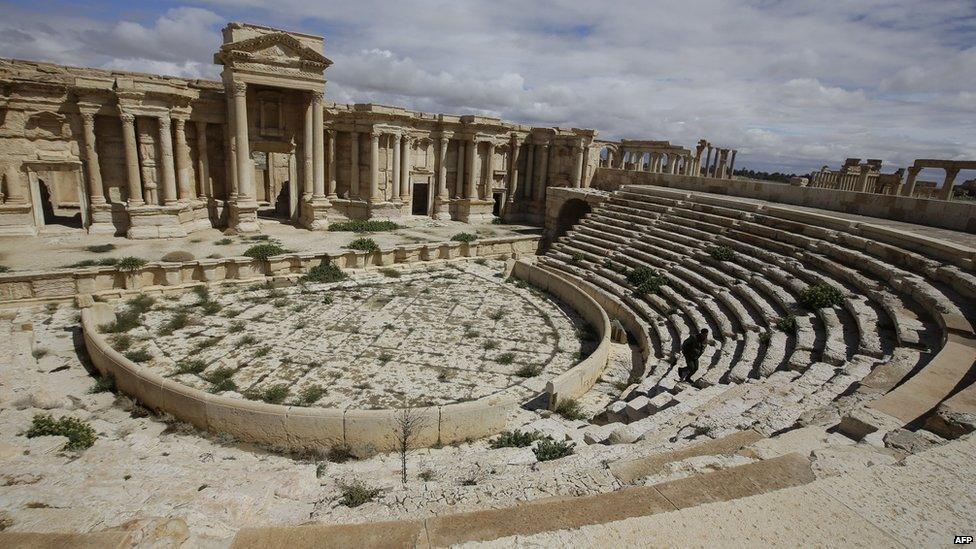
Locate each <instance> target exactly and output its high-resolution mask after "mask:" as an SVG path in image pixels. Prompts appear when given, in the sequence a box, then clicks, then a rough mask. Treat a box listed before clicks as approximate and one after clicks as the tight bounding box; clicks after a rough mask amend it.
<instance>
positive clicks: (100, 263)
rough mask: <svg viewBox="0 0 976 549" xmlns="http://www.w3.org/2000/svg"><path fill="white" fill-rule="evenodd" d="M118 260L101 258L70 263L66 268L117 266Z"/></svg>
mask: <svg viewBox="0 0 976 549" xmlns="http://www.w3.org/2000/svg"><path fill="white" fill-rule="evenodd" d="M118 262H119V259H118V258H116V257H103V258H101V259H84V260H82V261H79V262H77V263H72V264H70V265H67V267H68V268H73V267H111V266H113V265H117V264H118Z"/></svg>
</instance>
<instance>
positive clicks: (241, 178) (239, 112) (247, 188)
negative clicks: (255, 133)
mask: <svg viewBox="0 0 976 549" xmlns="http://www.w3.org/2000/svg"><path fill="white" fill-rule="evenodd" d="M233 93H234V134H235V136H236V137H237V151H236V156H237V200H238V201H239V202H250V201H252V200H254V186H253V182H254V170H253V169H252V168H251V145H250V141H249V140H248V136H247V84H245V83H243V82H234V86H233Z"/></svg>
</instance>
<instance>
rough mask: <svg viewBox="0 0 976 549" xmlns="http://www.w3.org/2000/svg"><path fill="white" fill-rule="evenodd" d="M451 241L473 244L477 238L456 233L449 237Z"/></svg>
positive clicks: (468, 234)
mask: <svg viewBox="0 0 976 549" xmlns="http://www.w3.org/2000/svg"><path fill="white" fill-rule="evenodd" d="M451 240H453V241H454V242H474V241H475V240H478V237H477V236H476V235H473V234H471V233H457V234H456V235H454V236H452V237H451Z"/></svg>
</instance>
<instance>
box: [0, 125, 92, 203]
mask: <svg viewBox="0 0 976 549" xmlns="http://www.w3.org/2000/svg"><path fill="white" fill-rule="evenodd" d="M81 122H82V126H83V127H84V136H85V173H86V174H87V175H88V196H89V198H91V203H92V204H104V203H105V191H104V190H102V169H101V167H100V166H99V165H98V151H97V150H96V149H95V113H91V112H83V113H81ZM12 188H13V187H12V182H11V181H8V182H7V192H8V193H11V195H13V192H12Z"/></svg>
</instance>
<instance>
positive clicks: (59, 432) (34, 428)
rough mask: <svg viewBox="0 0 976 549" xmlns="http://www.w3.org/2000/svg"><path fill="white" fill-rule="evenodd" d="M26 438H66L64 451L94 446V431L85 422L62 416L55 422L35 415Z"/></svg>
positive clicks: (45, 415)
mask: <svg viewBox="0 0 976 549" xmlns="http://www.w3.org/2000/svg"><path fill="white" fill-rule="evenodd" d="M26 435H27V438H34V437H44V436H61V437H67V438H68V442H66V443H65V444H64V448H63V449H64V450H84V449H85V448H91V446H92V444H95V439H97V438H98V437H97V436H96V435H95V429H93V428H92V426H91V425H89V424H88V423H87V422H84V421H82V420H80V419H76V418H73V417H68V416H64V417H62V418H61V419H58V420H55V419H54V418H53V417H51V415H49V414H37V415H35V416H34V419H33V422H32V423H31V426H30V429H28V430H27V433H26Z"/></svg>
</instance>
